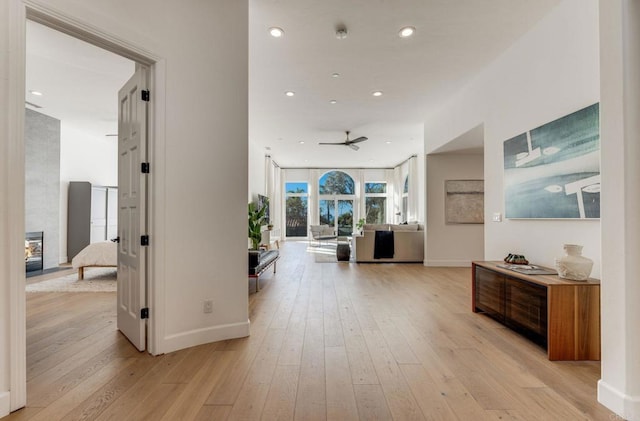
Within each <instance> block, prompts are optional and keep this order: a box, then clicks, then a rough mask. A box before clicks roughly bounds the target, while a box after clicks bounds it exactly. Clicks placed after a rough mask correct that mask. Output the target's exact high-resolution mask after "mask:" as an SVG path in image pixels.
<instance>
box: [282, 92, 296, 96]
mask: <svg viewBox="0 0 640 421" xmlns="http://www.w3.org/2000/svg"><path fill="white" fill-rule="evenodd" d="M284 94H285V95H286V96H294V95H295V94H296V93H295V92H293V91H287V92H285V93H284Z"/></svg>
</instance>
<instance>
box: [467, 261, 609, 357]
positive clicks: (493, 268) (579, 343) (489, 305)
mask: <svg viewBox="0 0 640 421" xmlns="http://www.w3.org/2000/svg"><path fill="white" fill-rule="evenodd" d="M499 264H503V262H473V263H472V272H471V274H472V275H471V276H472V283H471V306H472V310H473V311H474V312H475V313H485V314H487V315H488V316H490V317H492V318H493V319H495V320H497V321H499V322H500V323H502V324H504V325H505V326H507V327H509V328H511V329H513V330H515V331H517V332H519V333H521V334H523V335H524V336H526V337H528V338H529V339H531V340H532V341H534V342H536V343H538V344H540V345H541V346H543V347H544V348H545V349H546V350H547V354H548V356H549V359H550V360H600V281H598V280H597V279H589V280H588V281H584V282H580V281H570V280H566V279H562V278H559V277H558V276H557V275H527V274H522V273H519V272H516V271H512V270H509V269H505V268H501V267H498V265H499Z"/></svg>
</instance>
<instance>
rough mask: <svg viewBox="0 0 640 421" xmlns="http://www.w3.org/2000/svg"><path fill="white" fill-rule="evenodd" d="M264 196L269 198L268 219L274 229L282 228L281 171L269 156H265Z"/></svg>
mask: <svg viewBox="0 0 640 421" xmlns="http://www.w3.org/2000/svg"><path fill="white" fill-rule="evenodd" d="M264 168H265V177H264V180H265V186H264V191H265V195H266V196H267V197H268V198H269V211H270V215H269V219H270V222H271V223H272V224H273V226H274V228H276V229H280V228H281V227H282V186H281V179H282V170H281V169H280V167H279V166H278V164H276V163H275V162H274V161H273V160H272V159H271V157H270V156H268V155H267V156H265V165H264Z"/></svg>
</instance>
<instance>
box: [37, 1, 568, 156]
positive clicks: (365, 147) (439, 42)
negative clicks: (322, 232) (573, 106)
mask: <svg viewBox="0 0 640 421" xmlns="http://www.w3.org/2000/svg"><path fill="white" fill-rule="evenodd" d="M559 2H560V0H536V1H530V0H349V1H347V0H323V1H318V0H249V137H250V142H251V144H252V147H257V148H260V149H262V150H264V152H265V154H270V155H271V156H272V157H273V158H274V160H275V161H276V162H278V163H279V164H280V166H281V167H285V168H287V167H319V168H326V167H336V168H339V167H375V168H381V167H393V166H395V165H397V164H398V163H399V162H402V161H404V160H405V159H406V158H408V157H409V156H410V155H412V154H416V153H421V152H422V150H423V139H424V133H423V132H424V128H423V123H422V122H423V121H424V116H425V115H426V114H427V113H428V112H429V110H430V109H433V108H434V107H437V106H438V104H439V103H441V102H442V101H443V100H445V99H446V98H447V96H449V95H451V94H452V93H453V92H455V91H456V90H457V89H459V88H460V87H461V86H463V85H464V83H466V81H468V79H469V78H470V77H472V76H473V75H475V74H476V73H477V72H478V71H479V70H480V69H482V68H483V67H484V66H486V65H487V64H488V63H490V62H491V61H492V60H493V59H495V58H496V57H497V56H498V55H499V54H500V53H501V52H502V51H504V50H505V49H506V48H508V47H509V46H510V45H511V44H512V43H513V42H514V41H515V40H516V39H517V38H518V37H520V36H522V35H523V34H524V33H526V32H527V31H528V30H529V29H530V28H531V27H532V26H533V25H534V24H535V23H536V22H537V21H538V20H539V19H540V18H541V17H542V16H544V15H545V14H546V13H548V11H549V10H550V9H551V8H552V7H553V6H555V5H556V4H558V3H559ZM338 25H344V26H345V27H346V28H347V31H348V36H347V38H345V39H337V38H336V36H335V31H336V27H337V26H338ZM407 25H410V26H414V27H415V28H416V34H415V35H414V36H413V37H411V38H406V39H402V38H400V37H399V36H398V31H399V30H400V28H402V27H404V26H407ZM273 26H277V27H280V28H282V29H284V31H285V35H284V36H283V37H282V38H279V39H276V38H273V37H271V36H270V35H269V33H268V29H269V28H270V27H273ZM133 71H134V64H133V62H131V61H129V60H127V59H124V58H122V57H119V56H116V55H114V54H112V53H109V52H107V51H104V50H101V49H99V48H97V47H93V46H91V45H89V44H86V43H83V42H80V41H78V40H76V39H73V38H71V37H69V36H67V35H64V34H61V33H58V32H55V31H53V30H51V29H48V28H45V27H43V26H41V25H38V24H36V23H33V22H29V23H28V26H27V74H26V80H27V90H32V89H33V90H39V91H42V92H44V94H45V95H44V96H42V97H35V96H33V95H31V94H29V93H28V92H27V93H26V98H27V101H29V102H33V103H36V104H39V105H42V106H43V107H44V108H42V109H40V110H38V111H40V112H43V113H45V114H48V115H51V116H53V117H56V118H59V119H62V120H68V121H69V122H70V123H72V124H73V125H75V126H76V127H78V128H80V129H82V130H86V131H87V132H88V133H91V134H94V135H97V136H104V135H106V134H108V133H115V132H116V130H117V124H116V120H117V107H116V102H117V101H116V93H117V90H118V89H119V87H120V86H122V85H123V84H124V82H125V81H126V80H127V79H128V78H129V76H130V75H131V74H133ZM333 73H339V74H340V77H337V78H334V77H332V74H333ZM376 90H380V91H383V93H384V94H383V95H382V96H380V97H373V96H372V95H371V93H372V92H373V91H376ZM285 91H294V92H295V93H296V94H295V96H293V97H287V96H285V94H284V93H285ZM330 100H336V101H337V103H336V104H330V103H329V101H330ZM345 130H350V131H351V135H350V138H351V139H353V138H356V137H359V136H367V137H368V138H369V140H368V141H366V142H363V143H360V144H359V146H360V150H359V151H353V150H351V149H349V148H347V147H345V146H319V145H318V144H317V143H318V142H341V141H343V140H344V138H345V134H344V131H345ZM472 138H473V139H478V140H477V141H476V144H474V143H473V142H470V139H471V137H468V138H467V139H466V141H465V142H463V146H464V148H465V149H468V148H472V149H473V148H476V150H477V148H479V147H482V144H481V142H482V139H481V136H480V137H479V136H473V137H472ZM300 142H304V144H301V143H300ZM387 142H391V143H387ZM478 142H479V143H478ZM453 149H455V148H453ZM442 152H444V151H442ZM447 152H451V151H449V150H448V151H447Z"/></svg>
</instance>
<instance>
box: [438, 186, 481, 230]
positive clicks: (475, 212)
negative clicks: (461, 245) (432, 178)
mask: <svg viewBox="0 0 640 421" xmlns="http://www.w3.org/2000/svg"><path fill="white" fill-rule="evenodd" d="M444 191H445V200H444V215H445V222H446V223H447V224H484V180H445V182H444Z"/></svg>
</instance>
